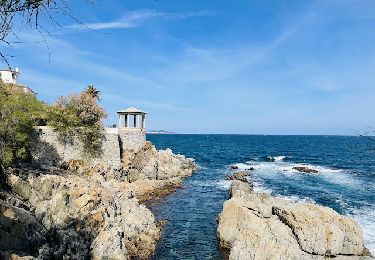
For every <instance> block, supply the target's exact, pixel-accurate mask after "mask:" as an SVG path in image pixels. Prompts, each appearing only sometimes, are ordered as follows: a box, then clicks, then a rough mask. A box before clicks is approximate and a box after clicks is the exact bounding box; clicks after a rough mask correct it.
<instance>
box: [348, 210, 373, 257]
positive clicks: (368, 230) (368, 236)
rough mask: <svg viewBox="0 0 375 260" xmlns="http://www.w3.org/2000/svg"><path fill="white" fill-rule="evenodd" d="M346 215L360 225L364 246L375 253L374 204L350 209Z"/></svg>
mask: <svg viewBox="0 0 375 260" xmlns="http://www.w3.org/2000/svg"><path fill="white" fill-rule="evenodd" d="M348 216H349V217H352V218H354V219H355V220H356V221H357V222H358V223H359V224H360V225H361V227H362V229H363V237H364V239H365V246H366V247H367V248H368V249H369V250H370V252H371V254H373V255H375V205H373V206H369V207H368V208H366V209H352V210H351V212H350V213H349V214H348Z"/></svg>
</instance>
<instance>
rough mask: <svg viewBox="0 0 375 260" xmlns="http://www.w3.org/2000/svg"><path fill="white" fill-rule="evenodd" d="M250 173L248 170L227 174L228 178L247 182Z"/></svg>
mask: <svg viewBox="0 0 375 260" xmlns="http://www.w3.org/2000/svg"><path fill="white" fill-rule="evenodd" d="M249 175H250V173H248V172H235V173H233V174H231V175H229V176H227V177H226V178H225V179H226V180H239V181H243V182H247V177H248V176H249Z"/></svg>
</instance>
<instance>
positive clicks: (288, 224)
mask: <svg viewBox="0 0 375 260" xmlns="http://www.w3.org/2000/svg"><path fill="white" fill-rule="evenodd" d="M218 222H219V225H218V229H217V235H218V238H219V240H220V245H221V246H222V247H223V248H228V249H230V256H229V259H326V258H327V257H337V258H335V259H346V258H348V259H365V255H366V254H367V250H366V248H365V247H364V242H363V234H362V229H361V227H360V226H359V225H358V224H357V223H356V222H355V221H354V220H352V219H350V218H348V217H344V216H341V215H340V214H338V213H337V212H335V211H334V210H332V209H330V208H327V207H323V206H319V205H315V204H310V203H293V202H290V201H286V200H285V199H280V198H275V197H272V196H270V195H268V194H262V193H255V192H253V191H252V188H251V186H250V185H249V184H248V183H244V182H241V181H237V180H236V181H234V182H233V184H232V188H231V199H229V200H228V201H226V202H225V203H224V206H223V211H222V212H221V214H220V215H219V218H218Z"/></svg>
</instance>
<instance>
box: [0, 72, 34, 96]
mask: <svg viewBox="0 0 375 260" xmlns="http://www.w3.org/2000/svg"><path fill="white" fill-rule="evenodd" d="M19 76H20V72H19V71H18V68H16V70H12V69H0V78H1V80H2V81H3V82H4V83H6V84H13V87H14V88H16V89H19V90H22V91H23V92H25V93H29V94H33V95H36V93H35V92H34V91H33V90H32V89H31V88H29V87H28V86H25V85H22V84H19V83H18V78H19Z"/></svg>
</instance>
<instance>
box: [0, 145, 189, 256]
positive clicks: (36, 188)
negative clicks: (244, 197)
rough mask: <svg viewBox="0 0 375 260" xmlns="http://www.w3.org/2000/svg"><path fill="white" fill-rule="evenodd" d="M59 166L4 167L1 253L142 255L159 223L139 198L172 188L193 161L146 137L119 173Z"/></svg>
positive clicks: (75, 164)
mask: <svg viewBox="0 0 375 260" xmlns="http://www.w3.org/2000/svg"><path fill="white" fill-rule="evenodd" d="M62 168H63V169H58V168H49V169H48V170H41V169H35V168H33V169H32V168H22V169H20V168H18V169H6V170H2V172H1V180H2V181H1V183H0V184H1V197H0V211H1V212H0V213H1V214H0V256H1V257H2V258H5V259H17V257H19V258H18V259H130V258H134V257H136V258H140V259H146V258H148V257H150V256H151V255H152V254H153V253H154V251H155V248H156V243H157V241H158V239H159V238H160V225H158V222H157V221H156V219H155V217H154V215H153V214H152V212H151V211H150V210H149V209H148V208H147V207H146V206H145V205H143V204H142V203H141V202H144V201H147V200H150V199H154V198H155V197H157V196H162V195H165V194H167V193H169V192H171V191H173V190H174V189H175V188H176V187H178V186H179V185H180V183H181V180H182V178H184V177H186V176H189V175H191V174H192V173H193V172H194V171H195V164H194V160H192V159H189V158H185V157H184V156H182V155H175V154H173V153H172V152H171V151H170V150H163V151H158V150H156V149H155V147H154V146H153V145H152V144H151V143H150V142H145V144H144V146H143V147H141V148H140V149H139V150H138V151H136V152H135V151H133V150H126V151H124V153H123V157H122V169H121V171H114V170H113V169H111V168H110V167H108V166H106V165H103V164H101V165H86V164H85V162H83V161H80V160H71V161H67V162H64V164H63V165H62ZM12 257H13V258H12ZM20 257H22V258H20Z"/></svg>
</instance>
